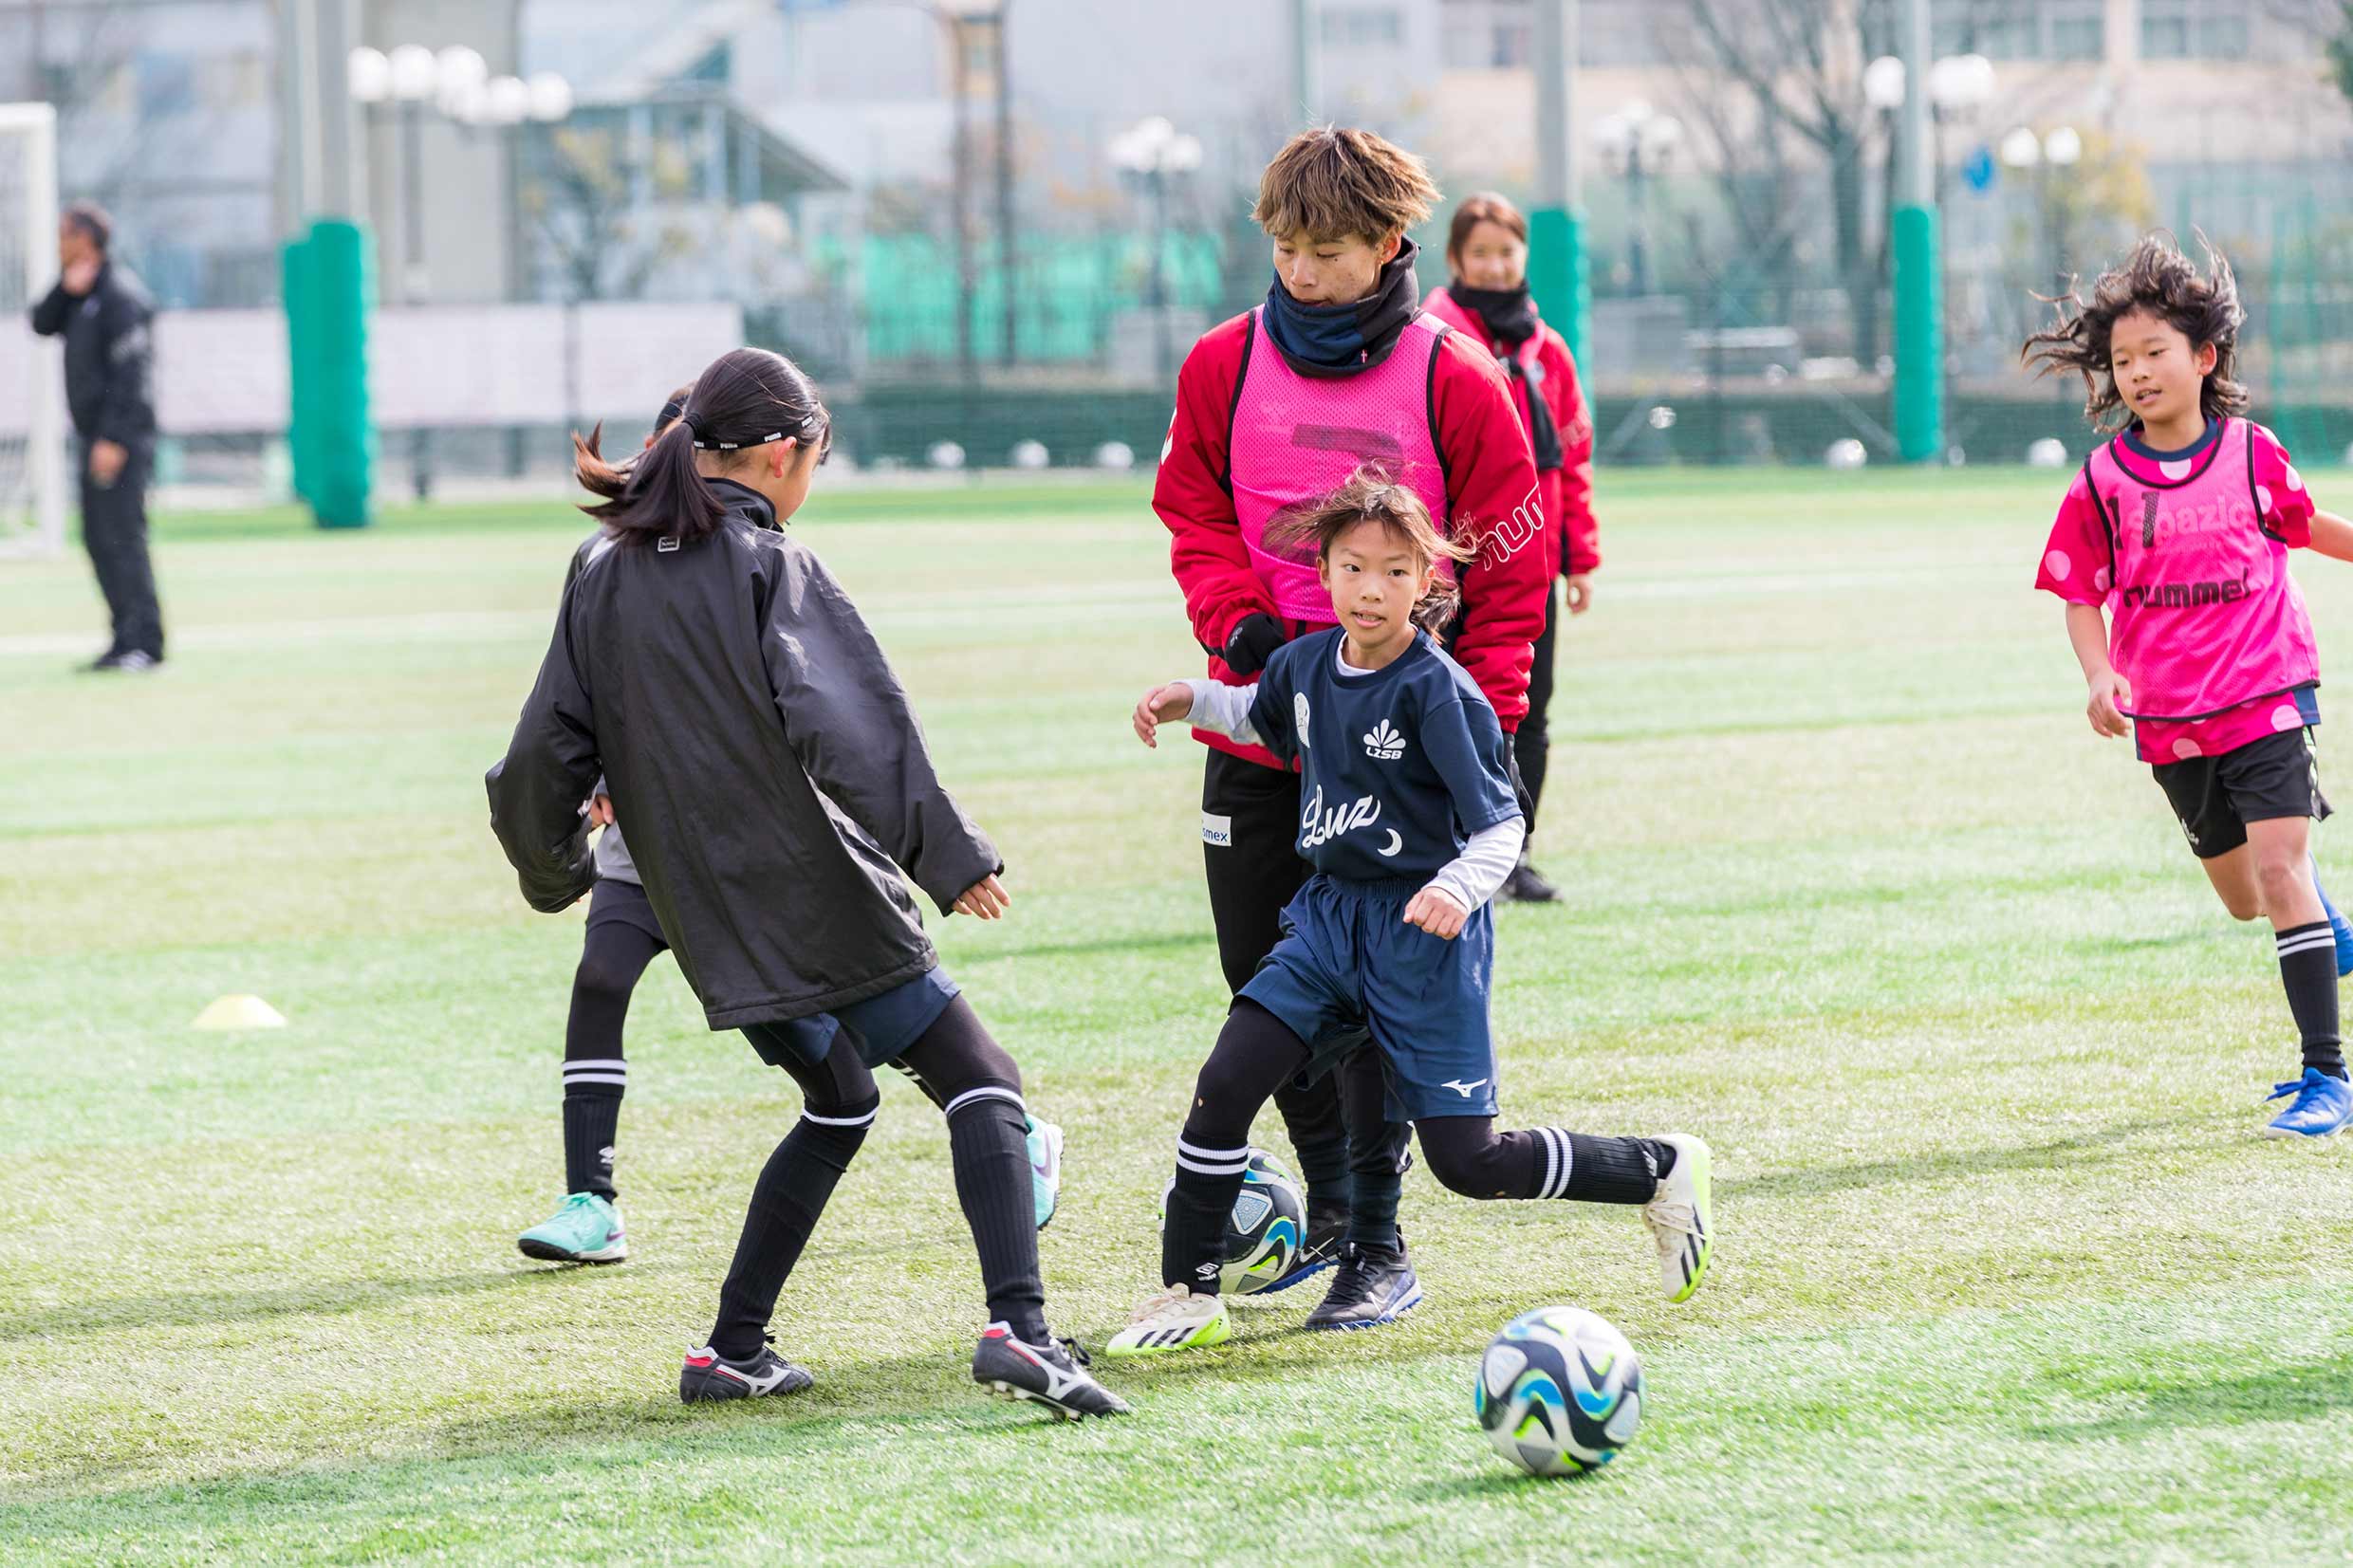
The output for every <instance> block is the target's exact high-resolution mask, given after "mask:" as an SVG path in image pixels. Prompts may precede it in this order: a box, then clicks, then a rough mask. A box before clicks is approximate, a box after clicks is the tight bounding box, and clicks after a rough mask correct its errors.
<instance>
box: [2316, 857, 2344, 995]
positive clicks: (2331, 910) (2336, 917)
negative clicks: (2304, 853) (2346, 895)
mask: <svg viewBox="0 0 2353 1568" xmlns="http://www.w3.org/2000/svg"><path fill="white" fill-rule="evenodd" d="M2312 891H2313V892H2314V893H2317V894H2319V895H2320V898H2321V913H2324V914H2325V915H2327V916H2328V930H2329V932H2330V933H2331V934H2332V935H2334V936H2335V937H2336V939H2337V973H2338V974H2339V975H2341V976H2342V975H2348V974H2353V920H2347V919H2346V918H2345V917H2344V915H2343V914H2341V913H2338V911H2337V906H2336V905H2334V904H2332V903H2330V902H2329V901H2328V891H2327V890H2326V889H2325V888H2324V887H2322V886H2321V863H2320V861H2319V860H2317V859H2315V860H2314V861H2313V862H2312Z"/></svg>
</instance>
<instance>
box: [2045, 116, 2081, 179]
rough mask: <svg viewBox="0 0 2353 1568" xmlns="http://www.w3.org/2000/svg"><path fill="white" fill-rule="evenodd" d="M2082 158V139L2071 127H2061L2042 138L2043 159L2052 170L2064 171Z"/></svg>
mask: <svg viewBox="0 0 2353 1568" xmlns="http://www.w3.org/2000/svg"><path fill="white" fill-rule="evenodd" d="M2043 157H2044V159H2045V160H2046V161H2047V162H2048V163H2049V164H2050V165H2051V166H2052V167H2053V168H2058V169H2065V168H2066V167H2068V166H2069V165H2071V164H2074V163H2076V162H2079V161H2081V160H2082V158H2083V157H2084V138H2083V137H2082V136H2081V135H2080V134H2078V133H2077V131H2076V129H2075V127H2074V126H2072V125H2062V126H2060V127H2059V128H2058V129H2057V130H2055V131H2053V132H2051V133H2050V135H2048V136H2047V137H2045V138H2043Z"/></svg>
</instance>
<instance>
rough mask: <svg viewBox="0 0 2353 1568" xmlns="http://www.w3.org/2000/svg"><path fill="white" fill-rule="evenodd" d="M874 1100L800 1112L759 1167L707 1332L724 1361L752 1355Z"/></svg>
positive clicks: (861, 1135) (876, 1104) (871, 1114)
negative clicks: (831, 1109)
mask: <svg viewBox="0 0 2353 1568" xmlns="http://www.w3.org/2000/svg"><path fill="white" fill-rule="evenodd" d="M880 1105H881V1099H880V1097H879V1096H878V1097H876V1098H874V1099H872V1100H871V1101H869V1102H868V1103H866V1104H864V1105H862V1106H855V1107H851V1108H849V1109H847V1110H844V1111H842V1112H841V1113H839V1114H838V1115H835V1114H828V1115H826V1116H818V1115H816V1114H815V1113H812V1112H806V1111H805V1112H803V1113H802V1115H801V1120H800V1121H799V1122H798V1123H796V1124H795V1125H794V1127H793V1129H792V1131H791V1132H790V1133H788V1134H786V1135H785V1140H784V1142H782V1143H780V1144H778V1145H777V1146H776V1152H775V1153H773V1154H770V1155H769V1159H768V1164H767V1165H766V1166H764V1167H763V1168H762V1169H761V1171H760V1180H759V1182H758V1184H757V1185H755V1186H754V1187H753V1188H752V1190H751V1208H750V1211H749V1212H747V1213H746V1214H745V1215H744V1232H743V1236H742V1238H741V1239H740V1240H738V1241H737V1242H736V1244H735V1261H734V1262H733V1263H732V1264H730V1265H729V1267H728V1271H727V1281H726V1282H725V1283H724V1284H722V1285H720V1287H719V1316H718V1320H717V1321H716V1322H715V1323H713V1325H712V1329H711V1347H712V1349H713V1350H715V1351H717V1352H718V1353H719V1354H720V1355H721V1356H726V1357H727V1358H728V1359H729V1360H731V1361H741V1360H744V1359H746V1358H747V1357H749V1356H753V1355H756V1354H758V1352H759V1349H760V1339H761V1337H762V1336H763V1335H764V1334H765V1333H766V1332H767V1330H768V1324H769V1319H770V1318H772V1317H774V1316H775V1314H776V1294H777V1292H778V1291H780V1290H782V1289H784V1287H785V1280H786V1279H787V1276H789V1275H790V1274H791V1273H792V1265H793V1264H796V1263H798V1262H800V1260H801V1249H802V1248H803V1247H805V1246H806V1245H808V1239H809V1232H810V1231H812V1230H814V1229H816V1228H817V1217H818V1216H819V1215H820V1214H822V1213H824V1211H825V1201H826V1200H827V1199H828V1198H830V1197H832V1196H833V1190H834V1187H835V1185H836V1184H837V1183H839V1182H840V1181H841V1179H842V1173H843V1171H847V1170H848V1169H849V1166H850V1160H851V1159H852V1158H853V1157H854V1156H855V1155H856V1154H857V1153H858V1149H859V1146H860V1145H861V1144H862V1143H864V1142H865V1141H866V1129H867V1128H869V1127H871V1126H873V1125H874V1118H875V1115H876V1113H877V1111H878V1110H879V1109H880Z"/></svg>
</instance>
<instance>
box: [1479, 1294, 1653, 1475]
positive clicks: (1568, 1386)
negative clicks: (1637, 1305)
mask: <svg viewBox="0 0 2353 1568" xmlns="http://www.w3.org/2000/svg"><path fill="white" fill-rule="evenodd" d="M1472 1408H1473V1410H1475V1411H1478V1416H1479V1426H1480V1428H1481V1429H1482V1430H1485V1431H1486V1433H1487V1440H1488V1441H1489V1442H1491V1443H1492V1444H1494V1445H1495V1451H1496V1452H1497V1453H1500V1454H1502V1455H1503V1456H1504V1457H1505V1458H1506V1459H1509V1460H1510V1461H1511V1463H1512V1464H1514V1465H1517V1466H1519V1467H1521V1468H1522V1469H1524V1470H1526V1471H1528V1472H1529V1474H1530V1475H1580V1474H1583V1473H1584V1471H1586V1470H1593V1469H1599V1468H1600V1467H1603V1465H1606V1464H1608V1463H1609V1462H1610V1461H1611V1460H1613V1459H1615V1458H1617V1457H1618V1450H1619V1449H1620V1448H1624V1447H1625V1446H1626V1443H1627V1442H1628V1441H1629V1440H1630V1439H1631V1438H1632V1437H1633V1436H1634V1429H1635V1428H1636V1427H1637V1426H1639V1425H1640V1424H1641V1420H1642V1362H1641V1358H1640V1356H1636V1355H1635V1354H1634V1347H1633V1346H1632V1345H1630V1344H1628V1343H1626V1337H1625V1336H1624V1335H1622V1334H1621V1333H1619V1332H1618V1331H1617V1329H1616V1328H1614V1327H1612V1326H1611V1325H1610V1323H1609V1321H1608V1319H1604V1318H1601V1317H1598V1316H1596V1315H1595V1314H1593V1313H1590V1312H1587V1311H1585V1310H1584V1309H1583V1308H1582V1307H1572V1306H1548V1307H1538V1308H1537V1309H1536V1310H1535V1311H1533V1312H1523V1313H1522V1314H1520V1315H1519V1316H1518V1317H1517V1318H1514V1319H1511V1321H1510V1322H1509V1323H1506V1324H1505V1325H1504V1330H1503V1332H1502V1333H1501V1334H1498V1335H1496V1336H1495V1337H1494V1338H1493V1339H1492V1340H1491V1341H1489V1343H1488V1346H1487V1354H1486V1355H1485V1356H1481V1357H1480V1358H1479V1375H1478V1382H1477V1385H1476V1386H1475V1387H1474V1388H1473V1391H1472Z"/></svg>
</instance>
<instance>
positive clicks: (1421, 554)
mask: <svg viewBox="0 0 2353 1568" xmlns="http://www.w3.org/2000/svg"><path fill="white" fill-rule="evenodd" d="M1361 523H1378V524H1380V526H1381V527H1382V528H1383V529H1384V530H1386V531H1387V533H1388V534H1389V536H1390V537H1391V538H1392V539H1395V540H1396V541H1398V543H1399V544H1403V545H1405V546H1406V547H1407V548H1408V549H1410V550H1412V551H1413V552H1414V557H1415V559H1416V561H1417V563H1419V564H1420V565H1422V566H1424V567H1431V566H1435V565H1436V564H1437V563H1439V562H1441V561H1450V562H1453V563H1454V564H1455V565H1457V566H1461V565H1465V564H1468V563H1469V562H1470V561H1471V559H1472V558H1473V556H1474V555H1476V554H1477V553H1478V552H1477V551H1476V550H1475V549H1473V547H1472V546H1470V545H1468V544H1457V543H1455V542H1454V540H1451V539H1449V538H1447V537H1446V535H1444V534H1443V533H1440V532H1439V531H1438V526H1437V523H1436V520H1435V519H1433V518H1432V517H1431V516H1430V508H1429V507H1425V506H1423V505H1422V502H1421V497H1420V496H1418V495H1416V494H1415V493H1414V491H1413V488H1412V487H1411V486H1408V485H1400V484H1399V483H1398V482H1397V481H1396V480H1394V479H1392V478H1390V477H1389V474H1388V470H1385V469H1382V468H1381V467H1380V465H1379V464H1376V463H1367V464H1366V465H1364V467H1362V468H1361V469H1359V470H1356V472H1354V473H1352V474H1350V475H1349V476H1348V479H1347V482H1346V483H1344V484H1343V485H1342V486H1341V487H1340V488H1339V489H1336V490H1334V491H1332V492H1331V493H1330V494H1329V495H1327V496H1325V497H1324V499H1323V500H1321V501H1318V502H1316V503H1314V504H1313V505H1312V506H1307V507H1298V508H1296V509H1294V510H1290V511H1287V512H1284V513H1282V514H1280V515H1279V516H1277V517H1275V518H1274V519H1272V520H1271V521H1269V523H1268V524H1267V530H1266V537H1265V539H1264V540H1263V542H1262V544H1263V547H1264V548H1265V549H1266V551H1267V553H1268V554H1269V555H1272V556H1275V557H1277V558H1279V559H1282V560H1286V561H1293V562H1297V563H1301V564H1303V565H1304V564H1306V563H1308V562H1310V561H1313V562H1317V563H1321V562H1322V561H1323V560H1324V558H1325V556H1327V555H1329V554H1330V553H1331V549H1332V546H1333V545H1334V544H1338V543H1339V541H1340V536H1341V535H1343V534H1344V533H1346V532H1347V531H1348V530H1349V529H1351V528H1353V527H1355V526H1358V525H1359V524H1361ZM1461 602H1462V590H1461V588H1460V587H1459V586H1458V585H1457V584H1456V583H1455V581H1454V579H1453V578H1452V577H1448V576H1444V575H1434V576H1433V577H1432V578H1431V580H1430V591H1429V592H1428V593H1427V594H1424V595H1423V596H1422V597H1421V599H1420V600H1418V601H1417V603H1416V604H1415V605H1414V621H1415V623H1416V624H1417V625H1418V626H1420V627H1421V628H1422V629H1423V630H1425V631H1430V632H1436V631H1438V630H1441V629H1442V628H1443V627H1445V625H1446V624H1447V623H1448V622H1449V621H1451V620H1453V619H1454V612H1455V610H1456V609H1457V608H1459V607H1460V605H1461Z"/></svg>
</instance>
